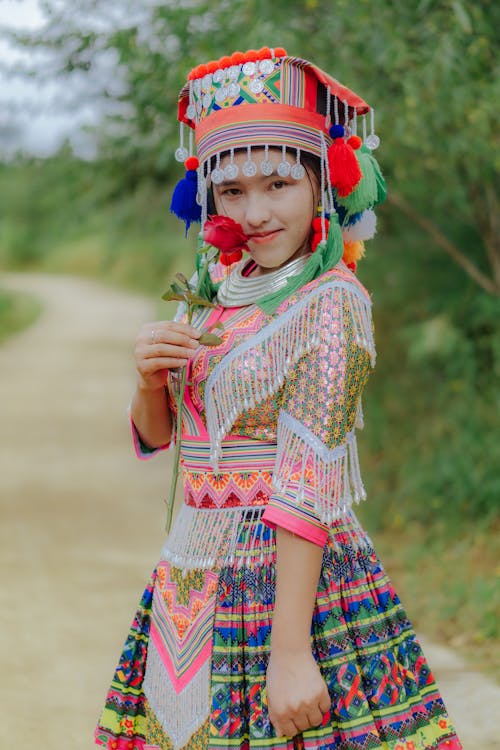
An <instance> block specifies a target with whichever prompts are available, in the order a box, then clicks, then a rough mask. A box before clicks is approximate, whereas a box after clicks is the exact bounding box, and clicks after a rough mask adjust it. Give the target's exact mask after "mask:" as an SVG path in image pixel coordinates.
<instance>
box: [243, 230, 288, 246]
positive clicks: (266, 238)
mask: <svg viewBox="0 0 500 750" xmlns="http://www.w3.org/2000/svg"><path fill="white" fill-rule="evenodd" d="M280 232H281V229H275V230H274V232H260V233H259V234H250V235H248V239H249V241H250V242H255V244H256V245H263V244H265V243H266V242H271V240H274V238H275V237H277V236H278V234H279V233H280Z"/></svg>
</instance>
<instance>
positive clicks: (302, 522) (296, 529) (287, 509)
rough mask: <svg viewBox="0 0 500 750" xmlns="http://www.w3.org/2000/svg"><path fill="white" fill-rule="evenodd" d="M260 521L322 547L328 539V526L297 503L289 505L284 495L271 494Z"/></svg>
mask: <svg viewBox="0 0 500 750" xmlns="http://www.w3.org/2000/svg"><path fill="white" fill-rule="evenodd" d="M262 521H263V522H264V523H265V524H266V525H267V526H270V527H271V528H272V529H275V528H276V526H280V527H281V528H283V529H286V530H287V531H291V532H292V534H296V535H297V536H300V537H302V538H303V539H306V540H307V541H308V542H313V544H317V545H318V546H319V547H324V546H325V544H326V541H327V539H328V528H327V527H326V526H324V525H323V524H322V523H321V522H320V521H318V520H317V519H316V518H314V516H312V515H311V514H310V513H308V512H307V511H305V510H304V511H302V510H301V508H300V507H298V506H297V505H295V506H293V507H291V504H290V502H289V501H288V500H287V498H286V497H281V496H280V495H273V496H272V497H271V498H270V499H269V503H268V505H266V508H265V510H264V513H263V514H262Z"/></svg>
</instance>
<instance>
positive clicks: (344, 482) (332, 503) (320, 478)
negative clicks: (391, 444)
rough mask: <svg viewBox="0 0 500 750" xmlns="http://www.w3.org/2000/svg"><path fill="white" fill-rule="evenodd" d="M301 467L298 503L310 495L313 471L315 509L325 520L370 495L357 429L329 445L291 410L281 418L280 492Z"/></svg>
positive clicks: (276, 470)
mask: <svg viewBox="0 0 500 750" xmlns="http://www.w3.org/2000/svg"><path fill="white" fill-rule="evenodd" d="M297 471H299V491H298V496H297V503H298V504H300V502H301V501H302V500H303V499H304V497H305V495H306V476H307V475H308V474H309V475H310V474H311V472H312V479H311V480H310V481H311V483H312V486H311V491H310V492H309V493H308V494H309V495H311V494H312V497H310V498H309V499H312V500H313V502H314V510H315V512H316V514H317V516H318V518H319V519H320V521H321V522H322V523H325V524H330V523H332V521H335V520H336V519H337V518H339V517H340V516H341V515H344V514H345V513H347V512H348V511H349V510H350V508H351V506H352V504H353V502H354V503H359V502H360V501H361V500H364V499H365V498H366V492H365V488H364V486H363V481H362V479H361V471H360V467H359V459H358V450H357V444H356V436H355V434H354V430H353V431H352V432H349V433H347V435H346V442H345V443H344V444H343V445H341V446H338V447H337V448H333V449H329V448H327V447H326V445H324V443H322V442H321V440H319V439H318V438H317V437H316V435H314V434H313V433H312V432H311V431H310V430H308V429H307V428H306V427H305V426H304V425H303V424H302V423H301V422H299V421H297V420H296V419H294V417H292V416H291V415H290V414H287V412H284V411H281V412H280V415H279V418H278V452H277V454H276V464H275V468H274V474H273V486H274V488H275V489H276V491H277V492H280V493H283V492H286V490H287V487H288V484H289V480H290V477H291V476H292V475H293V474H295V475H296V474H297ZM294 488H295V480H294Z"/></svg>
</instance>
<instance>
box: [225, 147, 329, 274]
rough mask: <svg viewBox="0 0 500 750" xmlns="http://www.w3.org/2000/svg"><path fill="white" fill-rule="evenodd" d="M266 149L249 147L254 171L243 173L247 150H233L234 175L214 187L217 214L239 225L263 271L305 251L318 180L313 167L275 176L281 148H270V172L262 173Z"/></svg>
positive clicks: (280, 156) (287, 156)
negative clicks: (300, 174) (236, 171)
mask: <svg viewBox="0 0 500 750" xmlns="http://www.w3.org/2000/svg"><path fill="white" fill-rule="evenodd" d="M264 153H265V152H264V149H252V160H253V161H254V162H255V164H256V165H257V174H256V175H255V176H254V177H245V175H244V174H243V171H242V167H243V164H244V162H245V161H246V160H247V154H246V152H245V151H241V152H236V153H235V154H234V163H235V164H236V165H237V166H238V167H239V174H238V177H236V179H234V180H231V181H224V182H223V183H221V184H220V185H214V186H213V193H214V201H215V207H216V210H217V213H218V214H222V215H224V216H229V217H230V218H231V219H233V220H234V221H236V222H237V223H238V224H241V226H242V227H243V231H244V232H245V234H246V235H247V236H248V237H249V240H248V249H249V252H250V255H251V257H252V259H253V260H254V261H255V262H256V263H257V265H258V266H259V267H260V269H261V272H262V273H265V272H266V271H270V270H272V269H275V268H279V267H280V266H282V265H284V264H285V263H287V262H288V261H289V260H291V259H292V258H296V257H298V256H299V255H303V254H304V253H306V252H308V250H309V237H310V233H311V222H312V220H313V218H314V216H315V215H316V206H317V205H318V200H319V185H318V180H317V178H316V176H315V175H314V174H313V173H312V172H311V170H308V171H307V174H306V176H305V177H303V178H302V179H301V180H294V179H293V178H292V177H279V176H278V174H277V172H276V168H277V166H278V164H279V162H280V161H282V158H283V156H282V152H281V150H279V149H269V156H268V158H269V161H270V162H271V163H272V165H273V167H274V170H273V174H271V175H270V176H269V177H266V176H265V175H263V174H262V173H261V171H260V163H261V162H262V161H263V159H264ZM286 159H287V161H289V163H290V165H293V164H294V163H295V158H294V156H292V155H289V154H287V155H286ZM227 164H229V156H226V157H224V158H223V159H221V168H222V169H223V168H224V167H225V166H226V165H227Z"/></svg>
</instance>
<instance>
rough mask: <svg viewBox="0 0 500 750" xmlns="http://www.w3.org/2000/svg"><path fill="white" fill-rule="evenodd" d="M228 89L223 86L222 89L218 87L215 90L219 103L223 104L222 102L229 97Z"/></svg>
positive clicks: (216, 99)
mask: <svg viewBox="0 0 500 750" xmlns="http://www.w3.org/2000/svg"><path fill="white" fill-rule="evenodd" d="M227 95H228V90H227V88H226V86H221V87H220V89H217V91H216V92H215V101H216V102H218V103H219V104H222V102H225V101H226V99H227Z"/></svg>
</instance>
